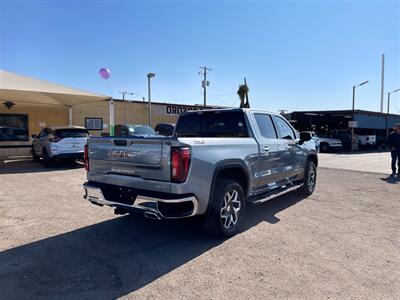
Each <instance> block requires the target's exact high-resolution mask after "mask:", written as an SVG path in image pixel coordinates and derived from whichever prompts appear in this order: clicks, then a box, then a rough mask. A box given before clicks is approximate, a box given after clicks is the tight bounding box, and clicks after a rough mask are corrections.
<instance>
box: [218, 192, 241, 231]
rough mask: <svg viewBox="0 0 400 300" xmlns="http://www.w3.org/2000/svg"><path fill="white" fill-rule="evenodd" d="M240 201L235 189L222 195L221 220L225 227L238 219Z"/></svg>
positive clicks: (231, 225) (234, 223) (228, 226)
mask: <svg viewBox="0 0 400 300" xmlns="http://www.w3.org/2000/svg"><path fill="white" fill-rule="evenodd" d="M240 208H241V202H240V199H239V193H238V191H237V190H231V191H228V192H227V193H226V194H225V196H224V204H223V206H222V208H221V221H222V224H223V225H224V227H225V228H226V229H230V228H232V227H233V226H235V225H236V223H237V222H238V220H239V214H240Z"/></svg>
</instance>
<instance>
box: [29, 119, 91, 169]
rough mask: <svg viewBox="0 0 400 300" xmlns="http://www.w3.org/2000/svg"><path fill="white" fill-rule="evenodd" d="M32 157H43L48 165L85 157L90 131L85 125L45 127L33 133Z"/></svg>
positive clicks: (38, 158)
mask: <svg viewBox="0 0 400 300" xmlns="http://www.w3.org/2000/svg"><path fill="white" fill-rule="evenodd" d="M32 138H33V141H32V158H33V160H35V161H39V160H40V159H43V161H44V163H45V165H46V166H49V165H51V164H52V163H53V162H54V161H58V160H76V159H83V153H84V147H85V145H86V143H87V139H88V138H89V132H88V131H87V129H86V128H83V127H76V126H70V127H52V128H44V129H43V130H42V131H41V132H40V133H39V135H36V134H33V135H32Z"/></svg>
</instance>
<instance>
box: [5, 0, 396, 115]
mask: <svg viewBox="0 0 400 300" xmlns="http://www.w3.org/2000/svg"><path fill="white" fill-rule="evenodd" d="M399 20H400V2H399V1H244V0H243V1H228V0H225V1H218V0H216V1H190V0H187V1H176V0H175V1H173V0H171V1H151V0H148V1H123V0H120V1H118V0H115V1H111V0H109V1H100V0H97V1H96V0H93V1H89V0H87V1H85V0H81V1H77V0H69V1H66V0H57V1H56V0H54V1H40V0H38V1H18V0H13V1H8V0H0V68H1V69H6V70H9V71H12V72H16V73H20V74H24V75H28V76H32V77H37V78H41V79H45V80H48V81H52V82H56V83H61V84H65V85H68V86H72V87H76V88H81V89H85V90H89V91H93V92H98V93H103V94H108V93H109V92H108V90H107V85H106V83H105V82H104V80H101V79H100V78H99V76H98V74H97V71H98V70H99V69H100V68H101V67H108V68H110V69H111V72H112V76H111V78H110V80H109V83H110V89H111V94H112V96H114V97H120V95H119V94H118V91H121V90H127V91H130V92H136V93H141V94H143V95H145V96H146V95H147V92H146V91H147V88H146V84H147V82H146V74H147V73H148V72H154V73H156V74H157V76H156V78H155V79H154V80H153V82H152V98H153V100H158V101H165V102H176V103H185V104H195V103H202V92H201V83H200V82H201V77H200V76H199V75H198V71H199V67H200V66H203V65H207V66H209V67H211V68H212V69H213V71H212V72H210V74H209V80H210V82H211V85H210V88H209V93H208V99H209V101H208V102H209V103H210V104H216V105H227V106H230V105H238V103H239V101H238V97H237V96H236V91H237V88H238V85H239V83H240V82H241V81H242V80H243V77H244V76H246V77H247V80H248V84H249V87H250V95H249V96H250V104H251V105H252V107H254V108H262V109H267V110H270V111H276V110H278V109H287V110H311V109H312V110H317V109H347V108H351V96H352V94H351V92H352V85H353V84H357V83H359V82H362V81H364V80H369V81H370V83H369V84H367V85H365V86H362V87H360V88H358V89H357V103H356V107H357V108H360V109H368V110H374V111H377V110H379V103H380V68H381V67H380V60H381V55H382V53H385V55H386V74H385V76H386V80H385V99H386V97H387V96H386V92H387V91H389V90H394V89H397V88H400V21H399ZM392 100H393V105H392V107H391V110H392V111H393V112H396V106H398V107H399V109H400V92H399V93H398V94H393V95H392ZM385 107H386V106H385Z"/></svg>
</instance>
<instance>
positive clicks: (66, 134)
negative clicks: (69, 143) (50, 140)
mask: <svg viewBox="0 0 400 300" xmlns="http://www.w3.org/2000/svg"><path fill="white" fill-rule="evenodd" d="M55 136H57V137H59V138H60V139H65V138H87V137H89V132H88V131H87V130H86V129H57V130H56V131H55Z"/></svg>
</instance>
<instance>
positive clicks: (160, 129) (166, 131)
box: [155, 123, 175, 136]
mask: <svg viewBox="0 0 400 300" xmlns="http://www.w3.org/2000/svg"><path fill="white" fill-rule="evenodd" d="M174 129H175V125H174V124H165V123H160V124H157V126H156V128H155V131H156V132H157V133H158V134H160V135H164V136H171V135H172V133H173V132H174Z"/></svg>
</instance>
